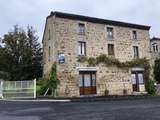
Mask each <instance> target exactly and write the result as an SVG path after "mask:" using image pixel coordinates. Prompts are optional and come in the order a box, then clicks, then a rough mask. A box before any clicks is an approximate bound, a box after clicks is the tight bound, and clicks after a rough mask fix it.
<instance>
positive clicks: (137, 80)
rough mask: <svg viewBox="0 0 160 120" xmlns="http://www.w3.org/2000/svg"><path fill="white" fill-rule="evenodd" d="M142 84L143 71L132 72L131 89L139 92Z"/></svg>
mask: <svg viewBox="0 0 160 120" xmlns="http://www.w3.org/2000/svg"><path fill="white" fill-rule="evenodd" d="M141 84H144V79H143V72H139V71H138V72H136V71H134V72H132V86H133V91H136V92H139V91H140V85H141Z"/></svg>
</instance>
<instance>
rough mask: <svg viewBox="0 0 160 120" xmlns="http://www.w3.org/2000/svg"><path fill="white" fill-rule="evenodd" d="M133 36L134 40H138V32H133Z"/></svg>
mask: <svg viewBox="0 0 160 120" xmlns="http://www.w3.org/2000/svg"><path fill="white" fill-rule="evenodd" d="M132 35H133V39H134V40H137V32H136V31H132Z"/></svg>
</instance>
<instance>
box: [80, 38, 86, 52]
mask: <svg viewBox="0 0 160 120" xmlns="http://www.w3.org/2000/svg"><path fill="white" fill-rule="evenodd" d="M78 55H86V42H82V41H79V42H78Z"/></svg>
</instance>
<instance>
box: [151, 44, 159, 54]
mask: <svg viewBox="0 0 160 120" xmlns="http://www.w3.org/2000/svg"><path fill="white" fill-rule="evenodd" d="M152 50H153V52H158V51H159V49H158V44H157V43H153V44H152Z"/></svg>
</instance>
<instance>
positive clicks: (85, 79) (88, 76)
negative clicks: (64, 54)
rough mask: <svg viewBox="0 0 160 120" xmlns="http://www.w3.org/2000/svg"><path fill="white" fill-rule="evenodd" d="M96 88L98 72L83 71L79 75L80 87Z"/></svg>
mask: <svg viewBox="0 0 160 120" xmlns="http://www.w3.org/2000/svg"><path fill="white" fill-rule="evenodd" d="M91 86H96V72H93V71H92V72H90V71H81V72H80V74H79V87H91Z"/></svg>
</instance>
